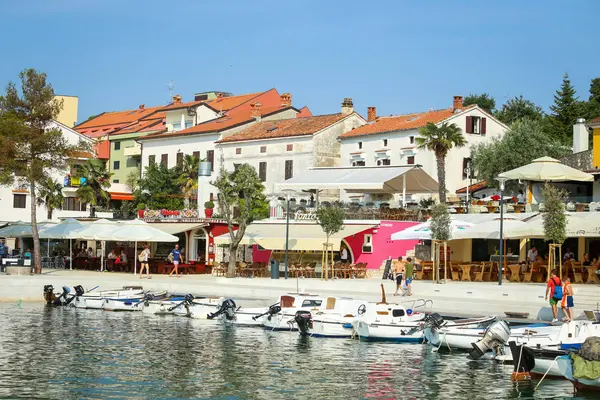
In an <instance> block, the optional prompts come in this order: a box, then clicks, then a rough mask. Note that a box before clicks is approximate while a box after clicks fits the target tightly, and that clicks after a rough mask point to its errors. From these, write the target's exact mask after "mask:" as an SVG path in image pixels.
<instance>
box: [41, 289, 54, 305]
mask: <svg viewBox="0 0 600 400" xmlns="http://www.w3.org/2000/svg"><path fill="white" fill-rule="evenodd" d="M44 300H46V304H48V305H52V304H53V303H54V300H56V295H55V294H54V286H52V285H44Z"/></svg>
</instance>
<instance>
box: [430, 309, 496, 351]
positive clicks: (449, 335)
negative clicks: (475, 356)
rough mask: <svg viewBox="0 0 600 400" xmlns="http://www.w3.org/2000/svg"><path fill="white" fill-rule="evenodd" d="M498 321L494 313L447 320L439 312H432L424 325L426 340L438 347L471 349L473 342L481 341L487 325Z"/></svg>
mask: <svg viewBox="0 0 600 400" xmlns="http://www.w3.org/2000/svg"><path fill="white" fill-rule="evenodd" d="M496 321H498V319H497V318H496V317H495V316H493V315H488V316H485V317H481V318H465V319H457V320H445V319H443V318H442V317H441V316H439V315H438V314H431V315H430V316H428V318H427V321H426V323H425V325H424V335H425V340H426V341H427V343H429V344H431V345H433V346H436V347H441V346H443V347H444V348H448V349H451V350H457V349H459V350H471V349H472V348H473V346H472V343H475V342H477V341H479V340H480V339H481V338H482V337H483V335H484V334H485V331H486V329H487V327H488V326H490V325H491V324H493V323H494V322H496Z"/></svg>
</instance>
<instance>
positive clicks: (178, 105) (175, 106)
mask: <svg viewBox="0 0 600 400" xmlns="http://www.w3.org/2000/svg"><path fill="white" fill-rule="evenodd" d="M202 103H205V102H204V101H202V100H197V101H188V102H187V103H171V104H169V105H168V106H165V107H163V108H161V111H171V110H178V109H180V108H188V107H191V106H197V105H199V104H202Z"/></svg>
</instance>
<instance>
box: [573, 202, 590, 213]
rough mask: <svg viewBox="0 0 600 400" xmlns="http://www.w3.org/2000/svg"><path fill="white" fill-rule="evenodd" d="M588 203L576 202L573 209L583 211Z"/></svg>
mask: <svg viewBox="0 0 600 400" xmlns="http://www.w3.org/2000/svg"><path fill="white" fill-rule="evenodd" d="M588 205H589V204H588V203H577V204H575V211H576V212H584V211H585V208H586V207H587V206H588Z"/></svg>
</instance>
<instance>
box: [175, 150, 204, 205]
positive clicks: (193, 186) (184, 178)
mask: <svg viewBox="0 0 600 400" xmlns="http://www.w3.org/2000/svg"><path fill="white" fill-rule="evenodd" d="M199 165H200V159H199V158H198V157H194V156H193V155H190V154H186V155H185V157H184V158H183V165H182V166H181V175H179V179H178V180H177V183H179V184H180V185H181V190H182V191H183V194H184V195H185V202H186V208H189V206H190V199H191V198H192V195H193V194H194V192H195V191H196V192H197V190H198V167H199Z"/></svg>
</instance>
